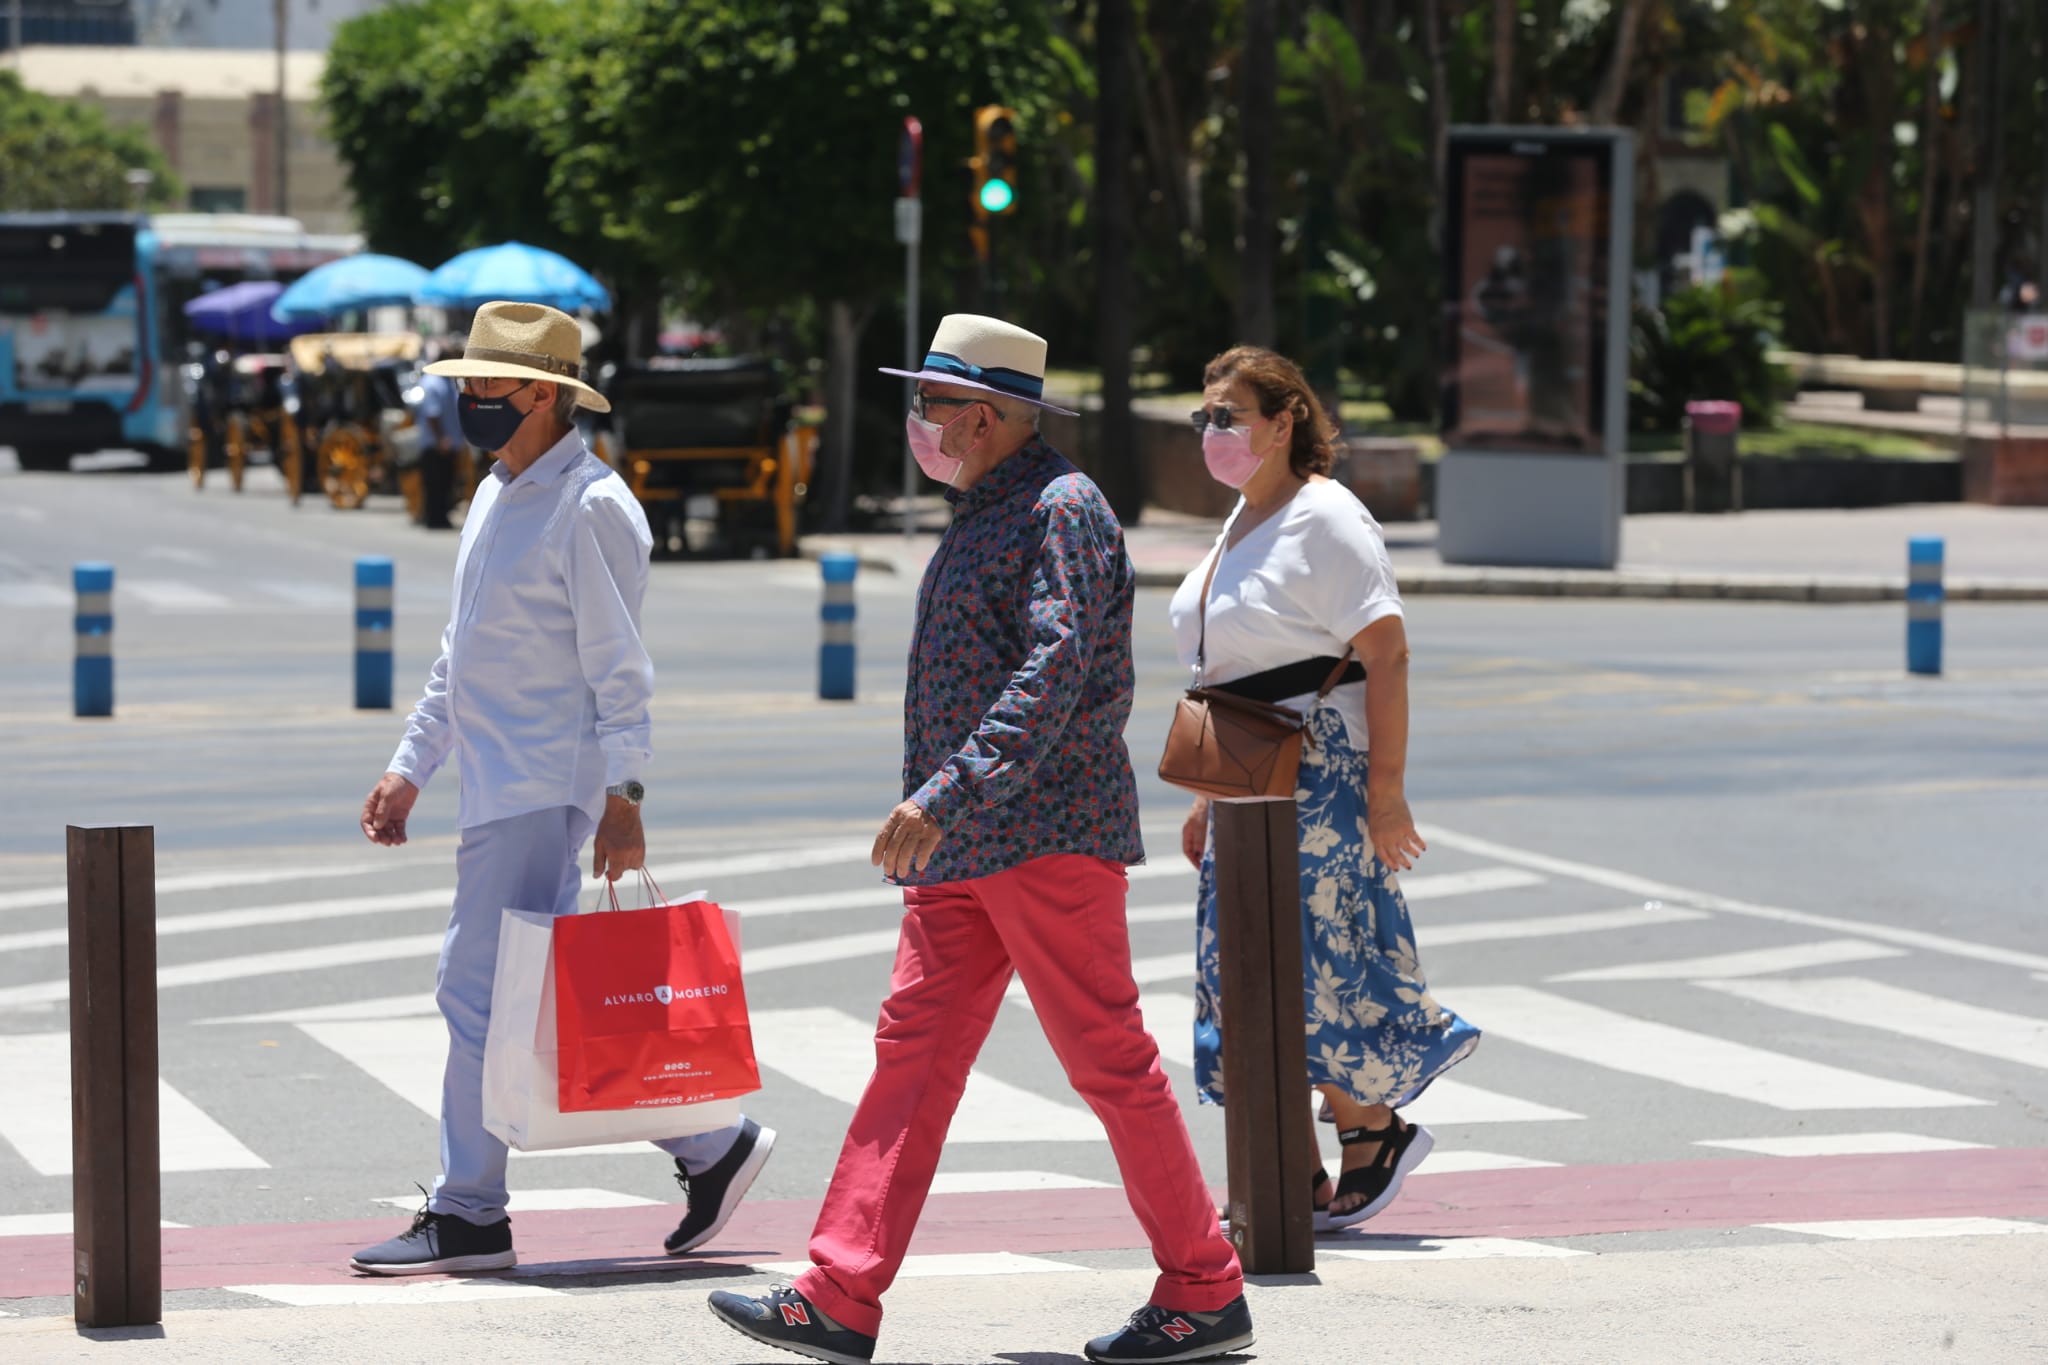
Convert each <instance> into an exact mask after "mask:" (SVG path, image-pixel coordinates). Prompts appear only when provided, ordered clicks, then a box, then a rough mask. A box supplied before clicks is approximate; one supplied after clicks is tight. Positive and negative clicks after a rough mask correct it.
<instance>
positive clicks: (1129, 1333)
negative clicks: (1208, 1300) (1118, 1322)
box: [1087, 1294, 1252, 1365]
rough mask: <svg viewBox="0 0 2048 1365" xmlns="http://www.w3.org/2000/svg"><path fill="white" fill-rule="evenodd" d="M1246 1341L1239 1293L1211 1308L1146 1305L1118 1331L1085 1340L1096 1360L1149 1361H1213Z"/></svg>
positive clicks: (1247, 1322)
mask: <svg viewBox="0 0 2048 1365" xmlns="http://www.w3.org/2000/svg"><path fill="white" fill-rule="evenodd" d="M1251 1344H1252V1310H1251V1309H1250V1308H1248V1307H1246V1306H1245V1301H1244V1295H1242V1294H1239V1295H1238V1296H1237V1297H1236V1298H1234V1299H1232V1300H1231V1301H1230V1302H1229V1303H1228V1304H1226V1305H1224V1306H1223V1307H1222V1308H1219V1309H1217V1310H1216V1311H1215V1312H1213V1313H1190V1312H1188V1311H1186V1310H1185V1309H1175V1308H1161V1307H1159V1306H1158V1305H1157V1304H1147V1305H1146V1306H1145V1307H1143V1308H1140V1309H1139V1310H1138V1311H1137V1312H1135V1313H1133V1314H1131V1320H1130V1321H1129V1322H1127V1323H1125V1324H1124V1328H1123V1330H1122V1331H1121V1332H1111V1333H1110V1334H1109V1335H1108V1336H1106V1337H1097V1338H1095V1340H1093V1341H1091V1342H1089V1343H1088V1346H1087V1352H1088V1358H1089V1359H1090V1360H1093V1361H1097V1362H1099V1365H1153V1362H1157V1361H1175V1360H1214V1359H1215V1358H1216V1357H1217V1356H1227V1355H1229V1354H1230V1353H1231V1352H1232V1351H1242V1350H1243V1349H1244V1348H1245V1347H1247V1346H1249V1345H1251Z"/></svg>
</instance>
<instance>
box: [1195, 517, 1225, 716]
mask: <svg viewBox="0 0 2048 1365" xmlns="http://www.w3.org/2000/svg"><path fill="white" fill-rule="evenodd" d="M1229 536H1230V524H1229V523H1228V522H1225V523H1224V526H1223V531H1222V534H1220V535H1218V536H1217V537H1216V553H1215V554H1214V555H1212V556H1210V558H1209V572H1208V573H1207V574H1206V575H1204V576H1203V578H1202V601H1201V621H1202V629H1201V633H1200V634H1199V635H1197V636H1196V637H1195V683H1196V685H1197V686H1199V685H1200V684H1201V681H1202V675H1203V673H1204V671H1205V670H1206V668H1207V659H1208V654H1209V589H1210V588H1212V587H1214V586H1215V584H1216V569H1217V567H1218V566H1219V565H1221V564H1222V563H1223V542H1224V541H1225V540H1226V539H1228V538H1229Z"/></svg>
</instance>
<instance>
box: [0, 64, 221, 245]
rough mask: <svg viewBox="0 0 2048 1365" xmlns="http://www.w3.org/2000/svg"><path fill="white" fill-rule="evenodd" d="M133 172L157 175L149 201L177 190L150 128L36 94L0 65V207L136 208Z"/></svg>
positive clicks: (171, 198) (164, 199)
mask: <svg viewBox="0 0 2048 1365" xmlns="http://www.w3.org/2000/svg"><path fill="white" fill-rule="evenodd" d="M131 170H143V171H148V172H150V173H151V174H152V175H153V176H155V177H156V178H155V180H154V181H153V182H152V183H151V184H150V187H149V193H148V204H149V206H151V207H157V206H162V205H165V204H171V203H175V202H176V201H177V199H178V197H179V195H180V194H181V193H182V191H181V190H180V188H179V186H178V178H177V177H176V176H175V175H173V174H172V173H171V167H170V163H169V162H167V161H166V160H164V157H163V154H162V153H161V152H159V151H158V150H157V149H156V144H154V143H152V142H151V141H150V140H149V136H148V134H146V133H144V132H142V131H141V130H140V129H136V128H127V127H122V126H120V125H119V124H116V123H114V122H112V121H111V120H109V119H108V118H107V116H106V114H105V113H104V112H102V111H101V110H99V109H96V108H94V107H93V106H91V105H88V104H79V103H76V102H74V101H71V100H61V99H54V98H52V97H50V96H48V95H41V94H37V93H36V92H34V91H32V90H28V89H26V88H24V87H23V85H22V83H21V77H20V76H19V75H17V74H16V73H15V72H12V71H0V211H6V212H16V213H18V212H25V211H33V210H38V209H67V210H92V209H100V210H120V209H129V208H134V207H135V191H134V189H133V188H132V187H131V186H130V185H129V184H128V172H129V171H131Z"/></svg>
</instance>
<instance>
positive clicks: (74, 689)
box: [71, 564, 114, 716]
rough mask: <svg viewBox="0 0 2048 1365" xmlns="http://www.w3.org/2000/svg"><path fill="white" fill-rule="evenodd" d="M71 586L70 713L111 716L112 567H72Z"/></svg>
mask: <svg viewBox="0 0 2048 1365" xmlns="http://www.w3.org/2000/svg"><path fill="white" fill-rule="evenodd" d="M71 585H72V587H73V588H75V589H76V590H77V592H78V609H77V615H75V616H74V617H72V628H73V629H74V630H76V631H77V632H78V655H77V658H76V659H75V660H74V661H73V662H72V665H71V705H72V713H73V714H74V715H79V716H111V715H113V714H114V566H113V565H111V564H74V565H72V566H71Z"/></svg>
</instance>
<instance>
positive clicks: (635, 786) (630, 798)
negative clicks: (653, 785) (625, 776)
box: [604, 782, 647, 806]
mask: <svg viewBox="0 0 2048 1365" xmlns="http://www.w3.org/2000/svg"><path fill="white" fill-rule="evenodd" d="M604 794H605V795H606V796H618V797H623V798H624V799H625V800H626V801H627V802H629V803H630V804H632V805H635V806H637V805H639V804H640V803H641V802H642V801H644V800H646V799H647V788H645V787H643V786H641V785H640V784H639V783H638V782H620V783H618V784H617V785H615V786H610V787H606V788H605V789H604Z"/></svg>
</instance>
